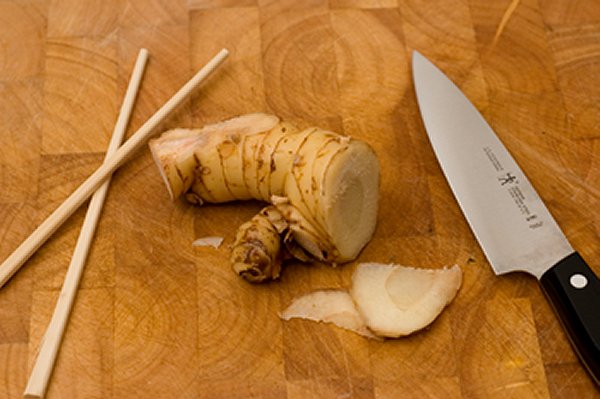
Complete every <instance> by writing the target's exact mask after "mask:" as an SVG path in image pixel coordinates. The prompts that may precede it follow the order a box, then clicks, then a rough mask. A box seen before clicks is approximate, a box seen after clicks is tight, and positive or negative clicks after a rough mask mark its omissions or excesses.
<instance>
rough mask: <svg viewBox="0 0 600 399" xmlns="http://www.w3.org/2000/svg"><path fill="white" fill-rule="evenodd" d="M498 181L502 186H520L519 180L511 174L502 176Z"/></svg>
mask: <svg viewBox="0 0 600 399" xmlns="http://www.w3.org/2000/svg"><path fill="white" fill-rule="evenodd" d="M498 181H499V182H500V185H501V186H504V185H505V184H519V181H518V180H517V176H514V175H513V174H511V173H510V172H508V173H506V174H504V175H502V176H500V177H499V178H498Z"/></svg>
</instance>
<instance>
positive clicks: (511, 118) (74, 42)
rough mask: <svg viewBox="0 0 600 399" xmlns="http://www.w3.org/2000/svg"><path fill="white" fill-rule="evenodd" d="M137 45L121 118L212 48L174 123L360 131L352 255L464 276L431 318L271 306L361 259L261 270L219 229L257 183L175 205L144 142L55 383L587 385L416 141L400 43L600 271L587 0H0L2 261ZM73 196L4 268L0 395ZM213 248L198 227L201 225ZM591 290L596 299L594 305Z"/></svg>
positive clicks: (87, 136) (80, 169)
mask: <svg viewBox="0 0 600 399" xmlns="http://www.w3.org/2000/svg"><path fill="white" fill-rule="evenodd" d="M140 47H146V48H148V49H149V51H150V54H151V60H150V62H149V64H148V69H147V72H146V75H145V78H144V80H143V82H142V90H141V92H140V96H139V101H138V102H137V105H136V108H135V111H134V115H133V118H132V122H131V124H130V127H129V134H131V132H133V131H135V130H136V128H137V127H139V126H140V125H141V124H142V123H143V122H144V121H145V120H146V119H147V118H148V117H149V116H151V115H152V114H153V112H154V111H155V110H156V109H158V107H160V105H162V103H163V102H164V101H166V100H167V99H168V98H169V97H170V96H171V95H172V94H173V93H174V92H175V91H176V90H177V89H178V88H179V87H180V85H182V84H183V83H184V82H185V81H186V80H187V79H188V78H189V77H191V75H192V74H193V72H194V71H196V70H197V69H198V68H199V67H200V66H202V65H203V64H204V63H205V62H206V61H208V59H209V58H210V57H211V56H212V55H214V54H215V53H216V52H217V51H218V50H219V49H220V48H222V47H227V48H229V49H230V51H231V56H230V58H229V60H228V61H227V62H226V64H225V65H224V66H223V67H222V68H221V69H220V70H219V71H218V73H217V74H215V75H214V76H213V78H212V79H211V80H210V81H209V82H207V83H206V84H205V85H204V86H203V87H202V88H201V89H200V90H199V91H198V92H197V93H196V94H195V95H194V96H193V98H192V99H191V101H189V102H188V103H187V104H186V105H185V106H184V107H182V108H181V109H180V110H179V111H178V113H177V114H176V115H174V116H173V117H171V118H170V119H169V120H168V121H166V122H165V124H164V128H168V127H175V126H187V127H191V126H200V125H202V124H205V123H208V122H213V121H217V120H220V119H223V118H228V117H231V116H235V115H238V114H241V113H246V112H253V111H266V112H272V113H275V114H277V115H279V116H280V117H282V118H284V119H286V120H289V121H291V122H295V123H298V124H299V125H300V126H307V125H318V126H321V127H323V128H328V129H333V130H336V131H339V132H343V133H346V134H349V135H352V136H355V137H358V138H361V139H364V140H366V141H368V142H369V143H370V144H371V145H372V146H373V147H374V149H375V150H376V152H377V154H378V155H379V157H380V160H381V165H382V184H381V206H380V215H379V222H378V227H377V230H376V234H375V236H374V238H373V240H372V241H371V243H370V244H369V245H368V246H367V247H366V248H365V250H364V251H363V252H362V254H361V256H360V258H359V259H358V261H379V262H397V263H401V264H405V265H413V266H419V267H428V268H438V267H443V266H446V265H451V264H454V263H457V264H459V265H460V266H461V267H462V269H463V271H464V284H463V287H462V289H461V290H460V292H459V294H458V296H457V298H456V299H455V301H454V302H453V303H452V305H451V306H450V307H449V308H448V309H447V310H446V311H445V312H444V313H443V314H442V315H441V316H440V317H439V319H438V320H436V321H435V323H434V324H433V325H432V326H431V327H430V328H428V329H427V330H425V331H422V332H420V333H418V334H416V335H414V336H411V337H408V338H405V339H398V340H390V341H385V342H375V341H369V340H367V339H365V338H362V337H359V336H357V335H354V334H352V333H350V332H346V331H343V330H340V329H337V328H335V327H332V326H330V325H323V324H316V323H312V322H308V321H300V320H293V321H290V322H285V323H284V322H282V321H281V320H280V319H279V318H278V312H279V311H281V310H282V309H284V308H285V307H286V306H287V305H288V304H289V303H290V301H291V300H292V298H294V297H295V296H296V295H300V294H303V293H306V292H308V291H311V290H314V289H319V288H334V287H347V286H348V285H349V282H350V276H351V274H352V271H353V268H354V264H355V263H350V264H347V265H344V266H341V267H338V268H335V269H334V268H330V267H326V266H323V265H312V266H308V265H302V264H291V265H288V266H287V267H286V268H285V270H284V273H283V276H282V278H281V280H280V281H278V282H274V283H270V284H266V285H250V284H248V283H246V282H245V281H242V280H240V279H239V278H238V277H237V276H236V275H234V273H233V272H232V271H231V270H230V266H229V265H228V262H227V257H228V249H227V246H228V245H229V244H231V243H232V241H233V237H234V232H235V229H236V227H237V226H238V225H239V224H241V223H242V222H243V221H245V220H247V219H249V218H250V217H251V216H252V215H253V214H254V213H255V212H256V211H257V210H258V209H259V208H260V206H261V205H260V204H259V203H256V202H250V203H236V204H224V205H219V206H214V205H209V206H203V207H193V206H191V205H189V204H187V203H185V202H183V201H177V202H175V203H172V202H171V201H170V200H169V198H168V194H167V191H166V189H165V188H164V187H163V183H162V182H161V180H160V177H159V174H158V171H157V169H156V167H155V165H154V164H153V161H152V159H151V156H150V153H149V151H148V150H147V149H144V150H143V151H140V152H138V153H137V154H136V155H135V156H134V157H133V159H131V161H130V162H128V163H127V164H126V165H124V166H123V167H122V168H121V169H120V170H119V171H118V172H117V173H116V175H115V177H114V179H113V182H112V184H111V188H110V191H109V195H108V198H107V202H106V206H105V209H104V212H103V216H102V218H101V220H100V223H99V228H98V231H97V235H96V238H95V241H94V244H93V248H92V251H91V254H90V257H89V260H88V262H87V266H86V270H85V272H84V276H83V280H82V284H81V287H80V290H79V293H78V296H77V298H76V303H75V306H74V309H73V313H72V316H71V320H70V324H69V326H68V328H67V331H66V333H65V337H64V341H63V346H62V348H61V351H60V354H59V357H58V361H57V364H56V368H55V371H54V374H53V376H52V379H51V383H50V386H49V390H48V395H47V397H48V398H50V399H52V398H139V397H153V398H249V397H260V398H289V399H295V398H465V399H466V398H502V399H505V398H598V397H600V394H599V391H598V390H597V388H596V387H594V385H593V383H592V381H591V379H590V378H589V376H588V375H587V374H586V372H585V370H584V369H583V368H582V366H581V365H580V363H579V362H578V360H577V358H576V356H575V355H574V353H573V351H572V349H571V347H570V345H569V343H568V341H567V339H566V337H565V334H564V333H563V331H562V329H561V327H560V325H559V323H558V321H557V319H556V318H555V317H554V314H553V312H552V310H551V308H550V307H549V305H548V304H547V302H546V300H545V298H544V296H543V294H542V293H541V291H540V289H539V287H538V285H537V283H536V281H535V279H534V278H532V277H529V276H527V275H524V274H518V273H515V274H510V275H506V276H503V277H496V276H494V274H493V273H492V271H491V269H490V267H489V265H488V263H487V261H486V259H485V257H484V255H483V253H482V251H481V250H480V248H479V247H478V245H477V244H476V242H475V239H474V237H473V235H472V233H471V232H470V230H469V228H468V226H467V224H466V222H465V220H464V218H463V216H462V214H461V213H460V210H459V208H458V206H457V204H456V202H455V201H454V199H453V197H452V195H451V192H450V190H449V188H448V186H447V183H446V181H445V180H444V178H443V175H442V173H441V170H440V169H439V167H438V164H437V162H436V160H435V157H434V155H433V153H432V151H431V148H430V145H429V143H428V141H427V137H426V134H425V131H424V129H423V124H422V122H421V119H420V116H419V113H418V109H417V106H416V102H415V96H414V91H413V86H412V82H411V71H410V53H411V51H412V49H418V50H419V51H420V52H422V53H423V54H425V55H426V56H427V57H428V58H430V59H431V60H433V61H434V62H436V63H437V64H438V65H439V66H440V67H441V68H442V69H444V71H446V73H447V74H448V75H449V76H450V77H451V78H452V79H453V80H454V81H455V82H457V84H458V85H459V86H460V87H461V88H462V89H463V90H464V92H465V93H466V94H467V95H468V96H469V98H471V99H472V101H473V102H474V103H475V105H476V106H477V107H478V108H479V109H480V110H481V111H482V113H483V114H484V116H485V117H486V119H487V120H488V121H489V123H490V124H491V126H492V127H493V128H494V130H495V131H496V132H497V134H498V135H499V136H500V138H501V139H502V140H503V141H504V143H505V144H506V146H507V147H508V148H509V150H510V151H511V152H512V153H513V155H514V157H515V158H516V159H517V161H518V162H519V163H520V165H521V166H522V168H523V169H524V170H525V172H526V173H527V174H528V176H529V177H530V179H531V181H532V182H533V184H534V185H535V186H536V188H537V189H538V191H539V193H540V195H541V196H542V198H543V199H544V200H545V202H546V203H547V205H548V207H549V208H550V211H551V212H552V213H553V214H554V216H555V218H556V219H557V221H558V223H559V224H560V225H561V227H562V228H563V230H564V231H565V234H566V235H567V237H568V238H569V240H570V241H571V243H572V244H573V246H574V247H575V248H576V249H578V250H579V251H580V252H581V253H582V255H583V256H584V258H585V259H586V260H587V261H588V263H589V264H590V266H591V267H592V269H594V270H595V272H596V273H597V274H600V212H599V210H600V2H598V1H595V0H498V1H489V0H458V1H449V0H448V1H441V0H437V1H431V0H408V1H403V0H398V1H396V0H329V1H327V0H309V1H292V0H288V1H268V0H240V1H235V0H188V1H185V0H175V1H174V0H86V1H80V0H15V1H7V0H0V185H1V190H0V259H4V258H6V257H7V256H8V255H9V254H10V253H11V251H13V250H14V249H15V248H16V247H17V246H18V244H19V243H20V242H21V241H22V240H23V239H24V238H26V237H27V235H28V234H29V233H30V232H31V231H32V230H33V229H34V228H35V226H37V225H38V224H39V223H40V222H41V221H42V220H43V219H44V218H45V217H46V216H47V215H48V214H49V213H50V212H51V211H52V210H54V209H55V208H56V207H57V206H58V205H59V204H60V203H61V202H62V201H63V200H64V199H65V198H66V197H67V195H68V194H70V193H71V192H72V191H73V190H74V189H75V188H76V187H77V186H78V185H79V183H81V182H82V181H83V180H84V179H85V178H86V177H87V176H88V175H89V174H90V173H91V172H92V171H93V170H94V169H95V168H96V167H98V166H99V165H100V163H101V162H102V159H103V152H104V151H105V150H106V148H107V145H108V141H109V135H110V132H111V131H112V129H113V124H114V123H115V120H116V117H117V112H118V109H119V106H120V102H121V99H122V96H123V94H124V91H125V88H126V85H127V81H126V80H127V79H128V77H129V73H130V70H131V68H132V66H133V62H134V60H135V56H136V54H137V52H138V50H139V48H140ZM84 211H85V209H81V210H79V211H78V212H77V213H75V214H74V215H73V216H72V217H71V218H70V219H69V220H68V221H67V223H66V224H65V225H64V226H62V227H61V228H60V229H59V230H58V232H57V233H56V234H55V235H54V236H53V237H52V238H51V239H50V240H49V241H48V242H47V243H46V244H45V245H44V246H43V247H42V248H41V249H40V250H39V251H38V252H37V254H36V255H34V256H33V257H32V258H31V259H30V260H29V261H28V262H27V263H26V264H25V266H24V267H22V268H21V270H20V271H19V272H18V273H17V274H16V275H15V276H14V277H13V278H12V280H11V281H10V282H9V283H8V284H7V285H6V286H5V287H4V288H2V289H1V290H0V398H2V399H4V398H18V397H21V395H22V392H23V389H24V387H25V384H26V381H27V378H28V375H29V371H30V370H31V367H32V365H33V361H34V359H35V355H36V351H37V348H38V347H39V344H40V340H41V338H42V335H43V332H44V330H45V328H46V324H47V323H48V321H49V319H50V317H51V314H52V311H53V308H54V304H55V301H56V298H57V295H58V292H59V290H60V287H61V284H62V280H63V277H64V274H65V271H66V268H67V266H68V264H69V259H70V256H71V253H72V250H73V247H74V245H75V240H76V238H77V234H78V231H79V228H80V226H81V223H82V220H83V215H84ZM210 235H217V236H223V237H224V238H225V242H224V245H223V246H222V247H221V248H219V249H213V248H198V247H193V246H192V242H193V241H194V240H195V239H197V238H199V237H204V236H210ZM598 306H599V308H600V304H598Z"/></svg>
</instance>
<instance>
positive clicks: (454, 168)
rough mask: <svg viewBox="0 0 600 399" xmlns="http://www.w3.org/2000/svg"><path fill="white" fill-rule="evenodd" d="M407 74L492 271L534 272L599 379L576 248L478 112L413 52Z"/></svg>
mask: <svg viewBox="0 0 600 399" xmlns="http://www.w3.org/2000/svg"><path fill="white" fill-rule="evenodd" d="M412 68H413V80H414V85H415V92H416V97H417V103H418V105H419V110H420V112H421V117H422V119H423V123H424V125H425V130H426V132H427V135H428V137H429V141H430V143H431V146H432V148H433V151H434V153H435V155H436V157H437V160H438V162H439V164H440V166H441V168H442V171H443V173H444V175H445V177H446V180H447V181H448V183H449V185H450V188H451V190H452V192H453V194H454V197H455V198H456V200H457V202H458V205H459V206H460V208H461V210H462V212H463V214H464V215H465V218H466V220H467V222H468V224H469V226H470V227H471V230H472V231H473V233H474V235H475V237H476V239H477V241H478V243H479V245H480V246H481V248H482V250H483V252H484V254H485V256H486V258H487V259H488V261H489V263H490V265H491V266H492V269H493V270H494V272H495V274H497V275H501V274H504V273H508V272H515V271H522V272H526V273H529V274H531V275H533V276H535V277H536V278H537V279H538V281H539V282H540V285H541V287H542V290H543V291H544V293H545V294H546V297H547V298H548V300H549V302H550V303H551V305H552V307H553V308H554V310H555V312H556V314H557V316H558V318H559V320H560V321H561V324H562V326H563V327H564V329H565V330H566V332H567V336H568V337H569V340H570V341H571V344H572V346H573V348H574V349H575V351H576V352H577V354H578V355H579V358H580V360H581V361H582V363H583V364H584V366H585V367H586V368H587V370H588V372H589V373H590V375H591V376H592V378H593V379H594V381H595V382H596V384H599V385H600V382H599V381H600V281H599V280H598V277H597V276H596V275H595V274H594V272H593V271H592V270H591V268H590V267H589V266H588V265H587V264H586V262H585V261H584V260H583V258H582V257H581V256H580V255H579V253H577V252H576V251H575V250H574V249H573V247H572V246H571V244H570V243H569V241H568V240H567V238H566V237H565V235H564V233H563V232H562V231H561V229H560V227H559V226H558V224H557V223H556V221H555V220H554V218H553V217H552V215H551V213H550V211H549V210H548V209H547V208H546V206H545V205H544V203H543V201H542V199H541V198H540V197H539V195H538V194H537V192H536V190H535V189H534V187H533V185H532V184H531V183H530V181H529V180H528V179H527V177H526V175H525V173H524V172H523V171H522V170H521V168H520V167H519V166H518V165H517V163H516V161H515V160H514V159H513V157H512V156H511V154H510V153H509V152H508V150H507V149H506V147H505V146H504V145H503V144H502V142H501V141H500V139H499V138H498V136H496V134H495V133H494V131H493V130H492V128H491V127H490V126H489V125H488V123H487V122H486V121H485V119H484V118H483V116H482V115H481V114H480V113H479V111H478V110H477V109H476V108H475V106H474V105H473V104H472V103H471V102H470V101H469V99H468V98H467V97H466V96H465V95H464V94H463V93H462V92H461V91H460V89H459V88H458V87H457V86H456V85H455V84H454V83H453V82H452V81H451V80H450V79H449V78H448V77H446V75H445V74H444V73H443V72H442V71H441V70H439V69H438V68H437V67H436V66H435V65H434V64H433V63H432V62H431V61H429V60H428V59H427V58H425V57H424V56H423V55H421V54H420V53H419V52H418V51H414V52H413V55H412Z"/></svg>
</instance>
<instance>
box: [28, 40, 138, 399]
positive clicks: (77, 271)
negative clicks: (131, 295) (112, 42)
mask: <svg viewBox="0 0 600 399" xmlns="http://www.w3.org/2000/svg"><path fill="white" fill-rule="evenodd" d="M147 61H148V50H146V49H141V50H140V52H139V54H138V57H137V60H136V62H135V66H134V68H133V72H132V74H131V78H130V80H129V85H128V86H127V91H126V92H125V97H124V99H123V104H122V105H121V110H120V112H119V117H118V118H117V123H116V124H115V128H114V130H113V134H112V137H111V140H110V143H109V145H108V149H107V150H106V155H105V160H108V159H110V157H111V156H112V155H113V154H114V153H115V152H116V151H117V149H118V148H119V146H120V145H121V142H122V141H123V137H124V136H125V131H126V129H127V125H128V124H129V117H130V116H131V111H132V109H133V104H134V103H135V99H136V96H137V93H138V89H139V87H140V82H141V81H142V76H143V75H144V70H145V68H146V62H147ZM109 185H110V176H109V177H107V178H106V180H105V181H104V183H102V185H101V186H100V188H98V190H96V192H95V193H94V195H93V196H92V199H91V201H90V204H89V206H88V209H87V213H86V215H85V219H84V221H83V226H82V227H81V231H80V232H79V238H78V239H77V244H76V245H75V250H74V251H73V257H72V258H71V263H70V264H69V268H68V269H67V274H66V275H65V281H64V283H63V286H62V289H61V291H60V295H59V297H58V300H57V301H56V307H55V308H54V313H53V314H52V319H51V320H50V323H49V324H48V328H47V329H46V333H45V334H44V338H43V339H42V341H41V346H40V350H39V352H38V355H37V359H36V361H35V364H34V366H33V370H32V371H31V375H30V377H29V381H28V382H27V387H26V388H25V392H24V394H23V396H24V397H25V398H43V397H44V395H45V393H46V388H47V386H48V381H49V380H50V375H51V374H52V370H53V368H54V363H55V361H56V356H57V355H58V350H59V347H60V344H61V341H62V337H63V333H64V331H65V327H66V325H67V321H68V319H69V315H70V313H71V308H72V306H73V302H74V299H75V294H76V293H77V287H78V286H79V281H80V280H81V274H82V272H83V268H84V265H85V260H86V259H87V255H88V251H89V249H90V246H91V243H92V239H93V237H94V232H95V230H96V225H97V223H98V219H99V218H100V213H101V212H102V207H103V205H104V200H105V198H106V193H107V192H108V186H109Z"/></svg>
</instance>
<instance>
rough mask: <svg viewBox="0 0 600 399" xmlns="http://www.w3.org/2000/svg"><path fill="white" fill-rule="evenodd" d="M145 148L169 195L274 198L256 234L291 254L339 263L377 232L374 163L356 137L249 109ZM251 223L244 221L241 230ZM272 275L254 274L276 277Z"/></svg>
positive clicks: (199, 198) (206, 198)
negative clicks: (277, 238)
mask: <svg viewBox="0 0 600 399" xmlns="http://www.w3.org/2000/svg"><path fill="white" fill-rule="evenodd" d="M150 149H151V151H152V154H153V156H154V159H155V161H156V163H157V165H158V166H159V169H160V172H161V175H162V177H163V179H164V181H165V183H166V185H167V187H168V190H169V193H170V195H171V197H172V198H177V197H179V196H182V195H183V196H185V198H186V199H187V200H188V201H190V202H192V203H194V204H198V205H201V204H202V203H204V202H211V203H219V202H227V201H233V200H245V199H251V198H253V199H258V200H262V201H265V202H269V203H272V204H273V205H274V207H275V208H274V209H276V210H277V213H275V212H274V211H271V217H266V218H259V219H258V220H261V222H260V223H261V224H260V225H259V226H260V227H259V226H257V227H256V230H257V231H258V232H259V233H256V234H254V235H253V239H256V240H257V242H263V244H264V245H263V244H261V245H263V246H264V247H265V248H269V250H270V248H272V246H271V244H270V240H271V239H272V234H273V231H278V234H279V236H280V239H281V240H282V241H283V243H284V244H285V245H283V246H281V245H280V249H279V250H281V248H286V252H288V253H290V254H291V255H292V256H293V257H295V258H298V259H300V260H308V259H316V260H319V261H323V262H326V263H332V264H335V263H344V262H348V261H350V260H353V259H355V258H356V257H357V256H358V254H359V252H360V251H361V250H362V248H363V247H364V246H365V245H366V244H367V242H368V241H369V240H370V239H371V237H372V234H373V232H374V230H375V224H376V219H377V209H378V195H379V163H378V160H377V157H376V155H375V153H374V152H373V150H372V149H371V148H370V147H369V146H368V145H367V144H366V143H363V142H361V141H358V140H353V139H351V138H349V137H346V136H342V135H339V134H336V133H333V132H329V131H325V130H323V129H319V128H310V129H305V130H301V131H300V130H298V129H297V128H295V127H294V126H293V125H291V124H289V123H285V122H281V121H280V120H279V119H278V118H277V117H275V116H272V115H266V114H248V115H242V116H240V117H237V118H233V119H230V120H227V121H224V122H220V123H217V124H213V125H209V126H206V127H204V128H202V129H195V130H187V129H176V130H171V131H168V132H165V133H163V135H162V136H161V137H159V138H158V139H155V140H152V141H151V142H150ZM263 216H265V215H263ZM267 220H278V222H277V223H279V226H275V225H274V226H272V229H267V228H266V227H265V225H264V222H265V221H267ZM249 223H250V224H255V223H258V222H257V220H252V221H250V222H249ZM271 223H273V222H271ZM250 226H251V225H244V229H245V231H247V230H248V229H249V228H250ZM267 231H268V233H267ZM261 234H264V237H262V236H261ZM238 235H239V234H238ZM236 254H237V255H236V256H238V258H239V256H241V255H240V254H239V253H237V252H236ZM284 255H285V254H280V255H279V258H281V257H283V256H284ZM269 257H270V258H273V256H271V255H269ZM238 258H236V259H238ZM251 258H252V257H250V258H248V259H251ZM232 259H233V257H232ZM252 259H253V258H252ZM260 260H261V261H262V260H264V259H263V257H260ZM236 264H237V266H235V268H236V269H237V270H236V271H238V272H239V270H241V269H240V266H239V264H240V262H237V263H234V265H236ZM262 268H263V265H253V266H252V265H247V270H254V271H253V272H250V271H249V272H248V273H243V274H242V275H243V276H244V277H247V276H250V275H251V274H252V273H255V271H256V270H259V269H262ZM270 274H271V276H269V273H267V274H266V275H267V277H264V278H263V273H262V272H261V274H260V277H256V278H255V277H252V278H251V280H253V281H264V280H265V279H272V278H275V277H273V276H275V274H273V273H270ZM277 275H278V273H277Z"/></svg>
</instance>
